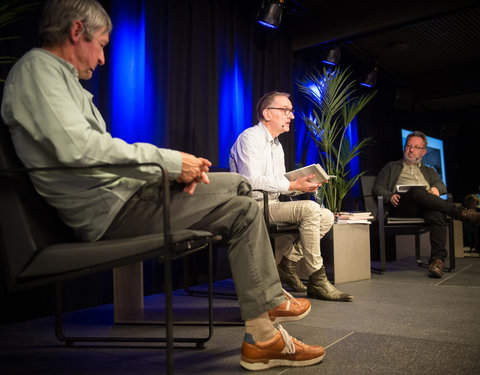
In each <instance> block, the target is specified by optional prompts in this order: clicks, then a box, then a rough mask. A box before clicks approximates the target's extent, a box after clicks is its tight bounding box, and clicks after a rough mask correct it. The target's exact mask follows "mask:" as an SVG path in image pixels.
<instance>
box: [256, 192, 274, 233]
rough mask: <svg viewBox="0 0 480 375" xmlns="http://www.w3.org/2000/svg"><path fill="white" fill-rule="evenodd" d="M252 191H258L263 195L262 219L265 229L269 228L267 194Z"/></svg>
mask: <svg viewBox="0 0 480 375" xmlns="http://www.w3.org/2000/svg"><path fill="white" fill-rule="evenodd" d="M253 191H258V192H260V193H262V195H263V218H264V220H265V225H266V226H267V228H269V227H270V212H269V210H268V192H266V191H265V190H262V189H253Z"/></svg>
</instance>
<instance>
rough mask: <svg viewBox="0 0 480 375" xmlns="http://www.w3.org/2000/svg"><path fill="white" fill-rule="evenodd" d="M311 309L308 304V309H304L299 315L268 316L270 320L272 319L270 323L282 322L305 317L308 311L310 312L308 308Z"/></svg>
mask: <svg viewBox="0 0 480 375" xmlns="http://www.w3.org/2000/svg"><path fill="white" fill-rule="evenodd" d="M311 309H312V306H308V309H307V310H305V312H304V313H303V314H300V315H293V316H276V317H272V316H270V320H271V321H272V323H274V324H276V323H282V322H294V321H295V320H300V319H303V318H305V317H306V316H307V315H308V314H309V313H310V310H311Z"/></svg>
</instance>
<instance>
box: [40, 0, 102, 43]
mask: <svg viewBox="0 0 480 375" xmlns="http://www.w3.org/2000/svg"><path fill="white" fill-rule="evenodd" d="M77 20H78V21H81V22H82V24H83V34H84V35H85V39H86V40H88V41H90V40H92V39H93V34H94V33H95V32H96V31H98V30H100V29H102V28H106V31H107V32H108V33H110V32H111V31H112V20H111V19H110V16H109V15H108V13H107V12H106V11H105V9H103V7H102V5H101V4H100V3H99V2H98V1H96V0H47V2H46V3H45V5H44V7H43V13H42V17H41V19H40V28H39V38H40V42H41V43H42V45H44V46H57V45H60V44H62V43H63V42H64V41H65V40H66V39H67V38H68V37H69V32H70V28H71V27H72V25H73V23H74V22H75V21H77Z"/></svg>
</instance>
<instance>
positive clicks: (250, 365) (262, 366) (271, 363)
mask: <svg viewBox="0 0 480 375" xmlns="http://www.w3.org/2000/svg"><path fill="white" fill-rule="evenodd" d="M324 357H325V354H324V355H322V356H320V357H316V358H312V359H308V360H306V361H292V360H289V359H264V360H258V362H247V361H244V360H243V359H242V360H241V361H240V366H242V367H243V368H244V369H247V370H250V371H260V370H266V369H268V368H272V367H282V366H284V367H304V366H311V365H314V364H316V363H319V362H322V361H323V358H324Z"/></svg>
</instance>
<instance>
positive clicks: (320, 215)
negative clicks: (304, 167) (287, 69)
mask: <svg viewBox="0 0 480 375" xmlns="http://www.w3.org/2000/svg"><path fill="white" fill-rule="evenodd" d="M289 97H290V95H289V94H287V93H282V92H277V91H272V92H269V93H267V94H265V95H264V96H263V97H262V98H261V99H260V100H259V101H258V103H257V118H258V121H259V123H258V124H257V125H255V126H252V127H250V128H248V129H246V130H245V131H244V132H242V133H241V134H240V135H239V137H238V139H237V140H236V142H235V144H234V145H233V147H232V149H231V151H230V170H231V171H232V172H237V173H240V174H241V175H243V176H245V177H247V179H248V180H249V181H250V183H251V184H252V188H253V189H261V190H265V191H267V192H268V195H269V211H270V220H272V221H273V222H282V223H298V224H299V225H300V236H298V234H297V235H284V236H281V237H279V238H277V241H276V246H275V248H276V251H277V252H279V254H282V255H283V257H282V260H281V261H280V264H279V265H278V266H277V269H278V273H279V275H280V280H281V281H282V282H283V283H285V284H287V285H289V286H290V287H291V288H292V289H293V290H294V291H296V292H305V291H307V294H308V296H309V297H312V298H317V299H323V300H330V301H351V300H352V299H353V296H351V295H349V294H346V293H343V292H341V291H339V290H338V289H337V288H335V287H334V286H333V285H332V284H331V283H330V282H329V281H328V279H327V276H326V274H325V266H324V264H323V259H322V256H321V253H320V239H321V238H322V237H323V236H324V235H325V234H326V233H327V232H328V231H329V230H330V228H331V227H332V225H333V221H334V217H333V214H332V212H330V211H329V210H328V209H326V208H321V207H320V206H319V205H318V204H317V203H315V202H313V201H311V200H296V201H289V202H280V201H279V199H278V198H279V195H280V194H285V195H295V194H300V193H313V192H315V191H316V190H317V189H318V188H319V187H320V185H321V184H318V183H313V182H310V180H311V179H312V178H313V177H314V175H311V176H305V177H302V178H299V179H297V180H295V181H289V180H288V179H287V178H286V177H285V171H286V170H285V156H284V153H283V148H282V145H281V143H280V142H279V140H278V136H279V135H280V134H282V133H285V132H288V131H289V130H290V122H291V121H292V120H293V119H294V118H295V115H294V111H293V108H292V103H291V102H290V100H289ZM254 193H255V194H254V198H255V199H256V200H257V202H258V204H259V205H260V206H261V207H263V200H262V194H260V193H259V192H254ZM302 257H303V258H304V259H305V266H306V268H307V271H308V274H309V279H308V285H307V287H305V285H304V284H303V283H302V281H301V280H300V279H299V277H298V275H297V272H296V264H297V262H298V261H299V260H300V259H301V258H302Z"/></svg>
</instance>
